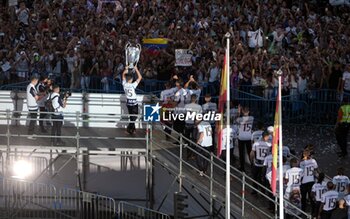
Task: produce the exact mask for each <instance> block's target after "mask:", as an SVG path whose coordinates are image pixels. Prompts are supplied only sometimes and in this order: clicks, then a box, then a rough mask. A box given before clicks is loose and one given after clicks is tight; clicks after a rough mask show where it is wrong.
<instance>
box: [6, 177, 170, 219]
mask: <svg viewBox="0 0 350 219" xmlns="http://www.w3.org/2000/svg"><path fill="white" fill-rule="evenodd" d="M117 215H118V218H119V219H136V218H137V219H140V218H142V219H170V216H169V215H167V214H163V213H161V212H158V211H154V210H151V209H148V208H145V207H142V206H139V205H135V204H132V203H128V202H119V204H118V205H117V204H116V202H115V200H114V199H113V198H110V197H106V196H102V195H98V194H93V193H89V192H82V191H79V190H75V189H70V188H62V189H59V190H57V189H56V187H55V186H53V185H46V184H41V183H35V182H30V181H24V180H17V179H8V178H0V218H3V219H17V218H45V219H47V218H53V219H75V218H76V219H78V218H84V219H114V218H117Z"/></svg>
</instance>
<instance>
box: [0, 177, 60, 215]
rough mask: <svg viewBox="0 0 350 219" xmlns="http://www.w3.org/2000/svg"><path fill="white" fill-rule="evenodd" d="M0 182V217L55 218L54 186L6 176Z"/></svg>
mask: <svg viewBox="0 0 350 219" xmlns="http://www.w3.org/2000/svg"><path fill="white" fill-rule="evenodd" d="M0 183H1V186H0V189H1V191H0V209H1V210H0V212H1V213H0V218H4V219H9V218H11V219H15V218H25V217H28V218H57V212H55V208H54V206H55V203H56V202H57V196H56V188H55V187H54V186H51V185H45V184H41V183H34V182H28V181H23V180H14V179H7V178H0Z"/></svg>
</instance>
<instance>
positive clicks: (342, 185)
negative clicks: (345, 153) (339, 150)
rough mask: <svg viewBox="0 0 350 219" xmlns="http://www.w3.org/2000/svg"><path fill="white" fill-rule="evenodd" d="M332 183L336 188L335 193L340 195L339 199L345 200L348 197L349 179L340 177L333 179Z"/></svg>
mask: <svg viewBox="0 0 350 219" xmlns="http://www.w3.org/2000/svg"><path fill="white" fill-rule="evenodd" d="M332 182H333V184H334V185H335V186H336V189H335V191H337V192H338V193H339V198H343V197H344V196H345V195H346V193H347V189H348V186H349V184H350V181H349V178H348V177H347V176H343V175H338V176H335V177H333V180H332Z"/></svg>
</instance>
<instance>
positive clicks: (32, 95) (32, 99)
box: [27, 75, 43, 140]
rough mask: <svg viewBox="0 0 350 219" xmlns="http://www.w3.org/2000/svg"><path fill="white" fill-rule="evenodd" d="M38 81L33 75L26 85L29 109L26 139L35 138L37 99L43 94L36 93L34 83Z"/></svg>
mask: <svg viewBox="0 0 350 219" xmlns="http://www.w3.org/2000/svg"><path fill="white" fill-rule="evenodd" d="M37 83H38V78H37V77H36V76H35V75H33V76H32V77H31V78H30V83H29V84H28V86H27V107H28V111H29V118H30V119H31V120H30V121H29V128H28V135H30V136H28V139H31V140H35V139H36V138H35V134H34V133H35V126H36V123H37V118H38V101H40V100H41V98H43V96H39V95H38V90H37V89H36V85H37Z"/></svg>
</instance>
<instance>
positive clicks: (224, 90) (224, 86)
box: [217, 49, 229, 157]
mask: <svg viewBox="0 0 350 219" xmlns="http://www.w3.org/2000/svg"><path fill="white" fill-rule="evenodd" d="M227 53H228V49H226V54H225V60H224V67H223V68H222V73H221V84H220V88H221V89H220V96H219V105H218V113H220V114H221V115H222V116H221V120H220V121H219V126H218V131H217V137H218V148H217V156H218V157H219V156H220V155H221V150H222V134H223V127H224V109H225V103H226V101H227V96H226V93H227V92H228V91H227V76H228V74H229V72H228V63H226V59H227V57H228V55H229V54H227ZM227 133H228V130H227ZM228 134H229V133H228Z"/></svg>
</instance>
